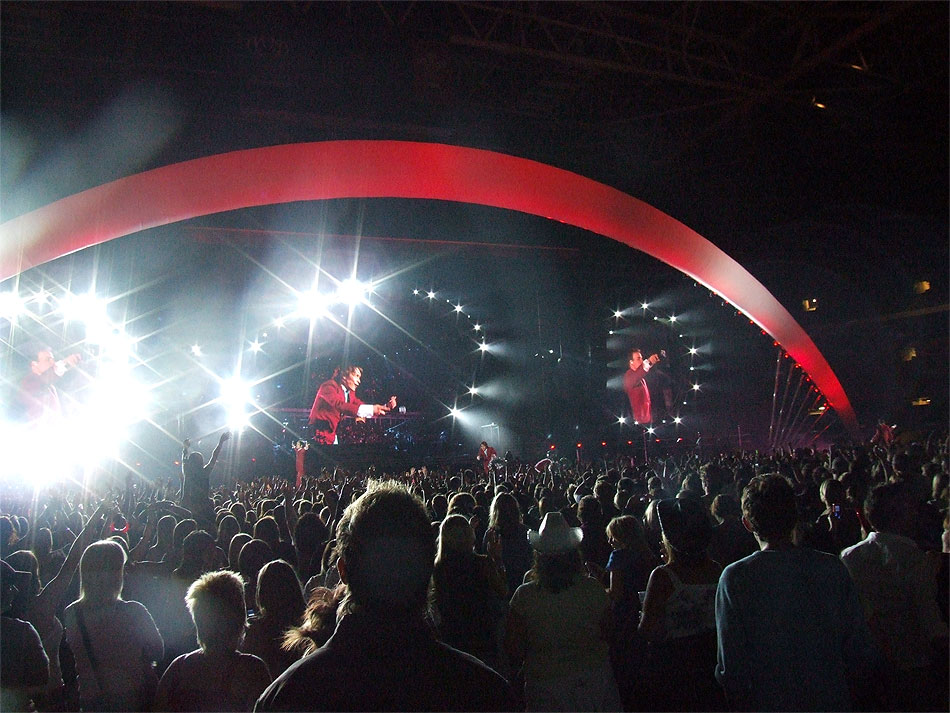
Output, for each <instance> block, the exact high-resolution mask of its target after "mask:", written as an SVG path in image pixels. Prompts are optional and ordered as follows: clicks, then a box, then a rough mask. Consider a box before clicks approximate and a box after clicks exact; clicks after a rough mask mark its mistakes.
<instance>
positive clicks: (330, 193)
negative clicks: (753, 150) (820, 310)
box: [0, 141, 858, 437]
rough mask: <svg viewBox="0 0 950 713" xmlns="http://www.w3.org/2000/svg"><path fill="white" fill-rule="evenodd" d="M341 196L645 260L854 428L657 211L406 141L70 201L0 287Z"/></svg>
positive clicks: (797, 351)
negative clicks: (165, 233)
mask: <svg viewBox="0 0 950 713" xmlns="http://www.w3.org/2000/svg"><path fill="white" fill-rule="evenodd" d="M334 198H410V199H425V200H446V201H457V202H460V203H473V204H479V205H485V206H492V207H495V208H506V209H509V210H516V211H521V212H523V213H529V214H532V215H538V216H541V217H544V218H548V219H550V220H557V221H559V222H562V223H567V224H569V225H573V226H576V227H579V228H583V229H585V230H589V231H591V232H593V233H597V234H600V235H603V236H606V237H608V238H613V239H614V240H617V241H619V242H621V243H624V244H626V245H629V246H630V247H632V248H635V249H637V250H641V251H643V252H645V253H647V254H648V255H651V256H653V257H655V258H657V259H658V260H662V261H663V262H665V263H667V264H668V265H670V266H672V267H674V268H676V269H677V270H679V271H680V272H683V273H684V274H686V275H688V276H689V277H691V278H692V279H694V280H696V281H697V282H698V283H700V284H702V285H704V286H705V287H707V288H709V289H710V290H712V291H714V292H715V293H716V294H717V295H720V296H721V297H723V298H724V299H726V300H728V301H729V302H730V303H731V304H733V305H735V307H736V308H737V309H739V310H741V311H742V312H743V313H744V314H746V315H747V316H748V317H749V318H750V319H751V320H752V321H753V322H754V323H755V324H757V325H758V326H759V327H761V328H762V329H763V330H765V331H766V332H767V333H768V334H769V335H771V336H772V338H773V339H775V340H776V341H777V342H778V343H779V344H780V345H781V346H782V348H784V349H785V351H786V352H787V353H788V354H789V355H790V356H791V357H792V358H793V359H795V361H796V362H797V363H798V364H800V365H801V367H802V368H803V369H804V370H805V372H806V373H807V374H808V375H810V376H811V378H812V380H813V381H814V383H815V385H816V386H817V388H818V389H819V391H820V392H821V393H822V394H823V395H824V397H825V399H826V400H827V402H828V405H829V406H831V407H832V408H834V409H835V411H836V412H837V413H838V416H839V417H840V418H841V421H842V423H843V424H844V425H845V427H846V428H847V429H848V431H849V432H850V433H851V434H852V436H855V437H856V436H857V435H858V425H857V419H856V417H855V414H854V410H853V409H852V407H851V403H850V401H849V400H848V396H847V394H845V391H844V388H843V387H842V386H841V383H840V382H839V381H838V377H837V376H836V375H835V373H834V372H833V371H832V369H831V366H830V365H829V364H828V362H827V360H826V359H825V357H824V356H823V355H822V354H821V352H820V351H819V350H818V348H817V347H816V346H815V344H814V342H812V340H811V338H810V337H809V336H808V335H807V334H806V333H805V330H804V329H802V328H801V326H800V325H799V324H798V323H797V322H796V321H795V319H794V318H793V317H792V315H791V314H789V312H788V310H786V309H785V308H784V307H783V306H782V305H781V304H780V303H779V301H778V300H776V299H775V297H773V296H772V294H771V293H770V292H769V291H768V290H767V289H766V288H765V287H764V286H763V285H762V284H761V283H760V282H759V281H758V280H756V279H755V278H754V277H753V276H752V275H751V274H750V273H749V272H748V271H747V270H746V269H745V268H743V267H742V266H741V265H740V264H739V263H738V262H736V261H735V260H733V259H732V258H731V257H729V256H728V255H726V253H724V252H723V251H722V250H720V249H719V248H717V247H716V246H715V245H713V244H712V243H711V242H709V241H708V240H707V239H706V238H704V237H702V236H701V235H699V234H698V233H696V232H695V231H693V230H691V229H690V228H688V227H686V226H685V225H683V224H682V223H680V222H679V221H677V220H675V219H673V218H671V217H670V216H668V215H666V214H665V213H663V212H661V211H659V210H657V209H656V208H653V207H652V206H650V205H648V204H646V203H644V202H643V201H640V200H638V199H636V198H634V197H632V196H629V195H627V194H625V193H622V192H621V191H618V190H616V189H614V188H611V187H610V186H606V185H604V184H602V183H598V182H596V181H593V180H590V179H588V178H584V177H583V176H579V175H577V174H575V173H571V172H569V171H565V170H562V169H559V168H555V167H553V166H549V165H546V164H543V163H537V162H535V161H529V160H526V159H522V158H517V157H515V156H508V155H505V154H500V153H495V152H492V151H484V150H480V149H471V148H463V147H460V146H448V145H445V144H429V143H417V142H404V141H327V142H319V143H302V144H285V145H282V146H270V147H266V148H258V149H247V150H244V151H234V152H231V153H224V154H217V155H214V156H207V157H205V158H199V159H194V160H192V161H184V162H182V163H176V164H172V165H170V166H163V167H161V168H157V169H154V170H151V171H146V172H144V173H138V174H135V175H132V176H128V177H126V178H120V179H119V180H117V181H112V182H111V183H106V184H104V185H101V186H97V187H95V188H91V189H89V190H86V191H83V192H81V193H77V194H75V195H72V196H68V197H66V198H63V199H61V200H58V201H55V202H54V203H50V204H49V205H46V206H43V207H42V208H39V209H37V210H35V211H33V212H31V213H27V214H25V215H22V216H19V217H17V218H13V219H12V220H9V221H7V222H5V223H3V224H2V225H0V281H2V280H6V279H7V278H9V277H12V276H14V275H16V274H17V273H19V272H21V271H22V270H25V269H28V268H31V267H34V266H36V265H40V264H42V263H44V262H47V261H49V260H53V259H55V258H58V257H61V256H63V255H66V254H69V253H71V252H74V251H76V250H81V249H83V248H86V247H89V246H91V245H96V244H98V243H102V242H106V241H108V240H112V239H113V238H118V237H121V236H123V235H129V234H131V233H135V232H137V231H140V230H145V229H147V228H153V227H157V226H160V225H166V224H168V223H173V222H176V221H181V220H187V219H189V218H194V217H197V216H201V215H208V214H212V213H220V212H223V211H230V210H237V209H240V208H248V207H251V206H261V205H270V204H276V203H289V202H292V201H316V200H327V199H334Z"/></svg>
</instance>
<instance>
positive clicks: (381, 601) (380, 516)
mask: <svg viewBox="0 0 950 713" xmlns="http://www.w3.org/2000/svg"><path fill="white" fill-rule="evenodd" d="M336 548H337V553H338V555H339V558H340V559H341V560H343V563H344V566H345V571H346V578H347V588H348V595H347V596H348V597H349V599H350V600H351V601H352V603H353V604H355V605H358V606H363V607H371V608H373V609H379V610H381V611H384V612H386V613H388V614H392V613H397V612H399V611H402V612H403V613H410V612H412V611H420V612H421V611H424V610H425V608H426V604H427V595H428V589H429V579H430V577H431V576H432V569H433V566H434V563H435V550H436V546H435V537H434V536H433V532H432V526H431V524H430V522H429V515H428V514H427V513H426V509H425V505H424V504H423V503H422V501H421V500H419V499H418V498H417V497H415V496H414V495H412V494H411V493H410V492H409V491H408V490H407V489H406V488H405V487H404V486H403V485H400V484H399V483H396V482H394V481H385V482H374V481H370V485H369V488H368V490H367V491H366V492H365V493H364V494H363V495H361V496H360V497H359V498H357V499H356V500H355V501H354V502H352V503H351V504H350V505H349V506H348V507H347V508H346V510H345V511H344V513H343V517H342V518H341V519H340V523H339V525H338V526H337V544H336Z"/></svg>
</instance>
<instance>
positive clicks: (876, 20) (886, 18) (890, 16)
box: [670, 2, 916, 161]
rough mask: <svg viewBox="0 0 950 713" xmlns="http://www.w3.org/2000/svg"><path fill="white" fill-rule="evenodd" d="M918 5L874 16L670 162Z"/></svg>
mask: <svg viewBox="0 0 950 713" xmlns="http://www.w3.org/2000/svg"><path fill="white" fill-rule="evenodd" d="M915 4H916V3H913V2H906V3H895V4H893V5H891V6H890V9H889V10H888V11H887V12H881V13H878V14H876V15H874V16H872V17H871V18H869V19H867V20H866V21H865V22H864V23H862V24H861V25H859V26H858V27H856V28H855V29H853V30H851V31H850V32H849V33H847V34H846V35H845V36H844V37H842V38H841V39H839V40H837V41H836V42H833V43H832V44H830V45H828V46H827V47H825V49H823V50H821V51H820V52H816V53H815V54H813V55H811V56H810V57H808V58H807V59H805V60H803V61H801V62H799V63H797V64H796V65H795V66H793V67H792V68H791V69H790V70H789V71H788V72H787V73H786V74H785V76H783V77H781V78H779V79H778V80H776V81H775V82H773V83H772V85H771V86H769V87H767V88H765V89H760V90H755V91H752V92H749V93H748V96H747V98H746V100H745V101H744V102H743V103H741V104H740V105H739V106H737V107H735V108H734V109H731V110H729V111H726V112H725V113H724V114H723V116H722V117H721V118H720V119H719V121H718V122H716V123H715V124H714V125H712V126H711V127H708V128H707V129H705V130H704V131H700V132H696V133H695V134H693V136H692V138H691V140H690V141H688V142H686V144H684V145H683V146H682V147H681V148H680V149H679V150H678V151H676V152H675V154H674V155H672V156H670V161H675V160H677V159H678V158H680V157H682V156H683V155H684V154H686V153H687V152H689V151H691V150H692V149H693V148H694V147H695V146H696V144H698V143H699V142H701V141H703V140H704V139H706V138H708V137H710V136H713V135H715V134H717V133H719V132H720V131H721V130H722V129H723V128H724V127H725V126H726V125H727V124H730V123H732V122H733V121H734V120H735V119H737V118H739V117H740V116H744V115H745V114H747V113H748V111H749V110H750V109H751V108H752V107H753V106H755V105H756V104H759V103H761V102H764V101H766V100H769V99H774V98H776V97H778V96H780V95H781V94H782V92H783V91H784V89H785V87H786V86H788V85H789V84H791V83H792V82H794V81H796V80H797V79H800V78H801V77H804V76H805V75H806V74H807V73H808V72H810V71H812V70H814V69H816V68H817V67H819V66H821V65H822V64H824V63H825V62H828V61H829V60H831V59H833V58H834V57H835V56H836V55H837V54H838V53H839V52H841V51H843V50H845V49H847V48H848V47H851V46H853V45H854V44H855V43H857V42H858V41H859V40H860V39H862V38H863V37H866V36H867V35H869V34H871V33H872V32H874V31H875V30H877V29H878V28H880V27H881V26H882V25H886V24H887V23H890V22H893V21H894V20H895V19H896V18H897V17H898V16H899V15H901V14H902V13H903V12H905V11H906V10H907V9H908V8H909V7H912V6H913V5H915Z"/></svg>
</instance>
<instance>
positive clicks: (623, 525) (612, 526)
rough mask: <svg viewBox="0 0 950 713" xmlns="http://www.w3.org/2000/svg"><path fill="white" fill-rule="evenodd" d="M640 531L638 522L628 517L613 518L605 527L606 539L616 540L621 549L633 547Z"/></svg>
mask: <svg viewBox="0 0 950 713" xmlns="http://www.w3.org/2000/svg"><path fill="white" fill-rule="evenodd" d="M642 531H643V530H642V527H641V525H640V521H639V520H638V519H637V518H635V517H632V516H630V515H621V516H620V517H615V518H613V519H612V520H611V521H610V522H609V523H608V525H607V537H610V538H612V539H614V540H616V541H617V543H618V544H619V545H621V546H622V547H630V546H631V545H633V542H634V540H635V539H636V538H637V537H639V536H640V534H641V533H642ZM618 549H619V548H618Z"/></svg>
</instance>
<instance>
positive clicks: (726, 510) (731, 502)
mask: <svg viewBox="0 0 950 713" xmlns="http://www.w3.org/2000/svg"><path fill="white" fill-rule="evenodd" d="M709 509H710V512H712V514H713V516H714V517H715V518H716V519H717V520H718V521H719V522H726V521H727V520H728V521H730V522H738V521H739V519H740V518H741V517H742V509H741V508H740V507H739V503H738V502H736V499H735V498H734V497H732V496H731V495H723V494H722V493H720V494H719V495H717V496H716V497H714V498H713V501H712V505H710V508H709Z"/></svg>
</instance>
